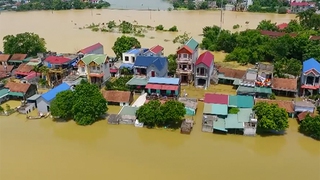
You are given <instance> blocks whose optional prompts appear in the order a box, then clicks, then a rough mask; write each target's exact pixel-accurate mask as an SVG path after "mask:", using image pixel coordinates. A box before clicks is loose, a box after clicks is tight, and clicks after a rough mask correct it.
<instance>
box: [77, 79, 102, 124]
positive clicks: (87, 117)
mask: <svg viewBox="0 0 320 180" xmlns="http://www.w3.org/2000/svg"><path fill="white" fill-rule="evenodd" d="M74 99H76V101H75V103H74V105H73V106H72V111H73V118H74V121H75V122H76V123H77V124H79V125H91V124H93V123H94V122H96V121H97V120H98V118H99V117H100V116H101V115H103V114H105V113H106V111H107V110H108V107H107V101H106V100H105V99H104V97H103V96H102V94H101V93H100V91H99V88H98V87H97V86H96V85H92V84H89V83H88V82H86V81H82V82H81V83H80V84H79V85H77V86H76V87H75V91H74Z"/></svg>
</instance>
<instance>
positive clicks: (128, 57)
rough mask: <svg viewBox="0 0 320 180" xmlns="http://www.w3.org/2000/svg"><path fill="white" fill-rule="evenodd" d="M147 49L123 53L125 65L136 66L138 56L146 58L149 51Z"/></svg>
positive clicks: (136, 49)
mask: <svg viewBox="0 0 320 180" xmlns="http://www.w3.org/2000/svg"><path fill="white" fill-rule="evenodd" d="M148 50H149V49H147V48H135V49H130V50H129V51H127V52H125V53H122V63H124V64H134V63H135V62H136V59H137V57H138V56H144V54H145V53H146V52H147V51H148Z"/></svg>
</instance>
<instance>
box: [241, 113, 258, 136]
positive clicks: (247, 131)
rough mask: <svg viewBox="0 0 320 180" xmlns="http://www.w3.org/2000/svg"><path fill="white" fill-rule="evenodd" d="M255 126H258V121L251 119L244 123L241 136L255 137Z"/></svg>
mask: <svg viewBox="0 0 320 180" xmlns="http://www.w3.org/2000/svg"><path fill="white" fill-rule="evenodd" d="M257 124H258V120H257V119H254V118H253V117H252V118H251V119H250V121H249V122H244V130H243V135H245V136H255V135H256V132H257Z"/></svg>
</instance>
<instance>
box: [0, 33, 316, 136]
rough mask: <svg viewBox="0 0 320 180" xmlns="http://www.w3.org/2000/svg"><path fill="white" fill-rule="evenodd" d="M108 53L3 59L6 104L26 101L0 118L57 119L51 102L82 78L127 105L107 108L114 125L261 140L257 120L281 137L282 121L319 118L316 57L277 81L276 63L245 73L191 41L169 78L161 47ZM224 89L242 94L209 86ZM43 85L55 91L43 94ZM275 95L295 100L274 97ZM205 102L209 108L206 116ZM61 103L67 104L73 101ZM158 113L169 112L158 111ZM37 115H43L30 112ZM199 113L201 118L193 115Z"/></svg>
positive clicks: (1, 97)
mask: <svg viewBox="0 0 320 180" xmlns="http://www.w3.org/2000/svg"><path fill="white" fill-rule="evenodd" d="M103 49H104V47H103V45H102V44H100V43H96V44H93V45H90V46H88V47H86V48H83V49H81V50H79V51H78V52H76V53H68V54H59V53H56V52H48V53H38V55H37V57H28V56H27V54H3V53H2V54H0V78H1V79H4V80H3V81H2V83H1V84H0V104H2V105H5V104H6V103H7V101H12V100H13V101H21V105H19V106H18V107H10V106H9V105H5V107H6V108H3V109H2V112H1V113H0V114H1V116H9V115H11V114H13V113H16V112H18V113H21V114H26V118H27V119H28V120H32V119H41V118H53V119H59V117H55V116H54V115H52V114H50V112H51V104H52V102H53V101H54V100H55V99H56V97H57V96H59V94H60V93H61V92H64V91H74V90H75V89H76V88H77V86H78V85H80V84H81V83H82V82H83V81H86V82H88V83H90V84H95V85H97V87H99V88H100V89H101V90H100V93H101V95H102V96H103V98H104V99H105V100H106V102H107V105H108V107H111V106H120V107H121V109H120V111H118V112H111V111H110V112H109V111H108V113H107V115H106V116H105V117H104V119H105V120H106V121H107V122H108V125H119V124H125V125H132V126H133V127H145V126H147V127H155V126H156V127H157V126H159V127H164V128H174V129H175V128H180V132H181V133H182V134H190V133H191V132H192V129H193V127H194V126H201V129H202V131H203V132H208V133H219V134H221V133H222V134H228V133H235V134H242V135H247V136H255V135H256V134H257V129H258V125H259V123H263V125H261V126H266V127H275V128H274V129H270V128H269V130H270V131H276V132H278V131H284V130H285V127H286V126H288V125H282V127H284V129H281V128H280V129H279V128H277V125H279V124H281V123H283V122H282V121H283V120H284V121H288V119H289V118H290V120H293V119H296V120H297V121H298V122H302V121H303V120H304V119H305V118H307V117H315V116H316V114H317V112H316V107H317V106H319V105H318V101H317V100H311V99H309V98H308V97H310V96H312V95H316V94H319V74H320V63H319V62H318V61H317V60H316V59H314V58H310V59H306V60H305V61H304V62H303V67H302V72H301V76H300V77H288V78H277V77H274V75H273V72H274V66H273V65H272V64H264V63H257V64H256V65H255V66H254V67H252V68H248V69H247V70H239V69H232V68H227V67H223V66H219V65H217V64H216V63H215V58H214V55H213V54H212V53H211V52H210V51H204V52H203V53H199V43H198V42H197V41H196V40H194V39H193V38H191V39H189V40H188V41H187V42H186V43H185V44H183V45H181V46H180V47H179V48H178V49H177V51H176V59H175V61H176V64H177V66H176V71H175V74H174V75H168V71H169V70H168V68H169V63H168V58H167V57H166V54H165V50H164V48H163V47H162V46H161V45H155V46H154V47H149V48H148V47H146V48H135V47H133V48H132V49H130V50H128V51H126V52H124V53H122V58H121V59H119V60H117V59H115V58H111V57H110V56H108V55H106V54H105V53H104V50H103ZM117 83H118V84H117ZM219 85H223V86H229V87H230V88H232V89H234V90H235V91H236V94H227V92H226V93H223V94H222V93H214V92H210V87H215V86H219ZM42 86H47V87H50V88H49V89H48V90H46V91H40V88H41V87H42ZM115 86H117V87H118V88H115ZM191 87H192V88H193V91H196V93H197V92H198V94H202V92H203V93H204V95H203V97H200V98H199V97H193V96H192V94H194V92H193V93H190V89H191ZM274 96H279V97H281V96H283V97H290V98H292V100H276V99H275V98H274ZM298 97H300V98H298ZM200 102H201V103H203V104H204V105H203V106H204V107H203V111H201V112H199V111H198V104H199V103H200ZM60 103H61V102H60ZM62 103H64V104H65V106H66V105H68V102H67V101H65V102H62ZM84 103H85V102H84ZM170 103H171V104H170ZM60 106H61V107H62V106H64V105H63V104H60ZM3 107H4V106H3ZM58 107H59V106H58ZM181 107H182V110H181ZM67 108H68V107H67ZM158 110H159V111H161V110H162V111H164V112H165V113H162V114H161V113H160V114H156V113H159V112H158ZM34 111H37V112H38V113H37V114H38V115H37V116H31V115H30V114H31V113H32V112H34ZM174 111H179V112H178V113H177V114H176V113H175V112H174ZM198 113H200V114H202V119H196V118H195V115H196V114H198ZM159 116H165V119H167V120H168V119H169V120H170V118H172V119H173V118H174V119H180V120H181V121H177V122H176V121H175V122H174V123H173V124H174V125H172V124H170V125H168V124H166V121H167V120H162V122H155V121H157V120H156V119H157V118H159ZM278 116H282V117H281V118H282V120H280V119H281V118H280V119H279V117H278ZM268 118H269V119H268ZM272 118H275V119H274V122H272ZM276 118H278V119H279V120H278V119H276ZM151 121H152V122H151ZM270 124H271V125H270ZM176 125H177V126H176Z"/></svg>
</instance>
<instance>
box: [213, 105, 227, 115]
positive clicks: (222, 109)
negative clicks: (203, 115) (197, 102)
mask: <svg viewBox="0 0 320 180" xmlns="http://www.w3.org/2000/svg"><path fill="white" fill-rule="evenodd" d="M212 114H215V115H228V105H226V104H212Z"/></svg>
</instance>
